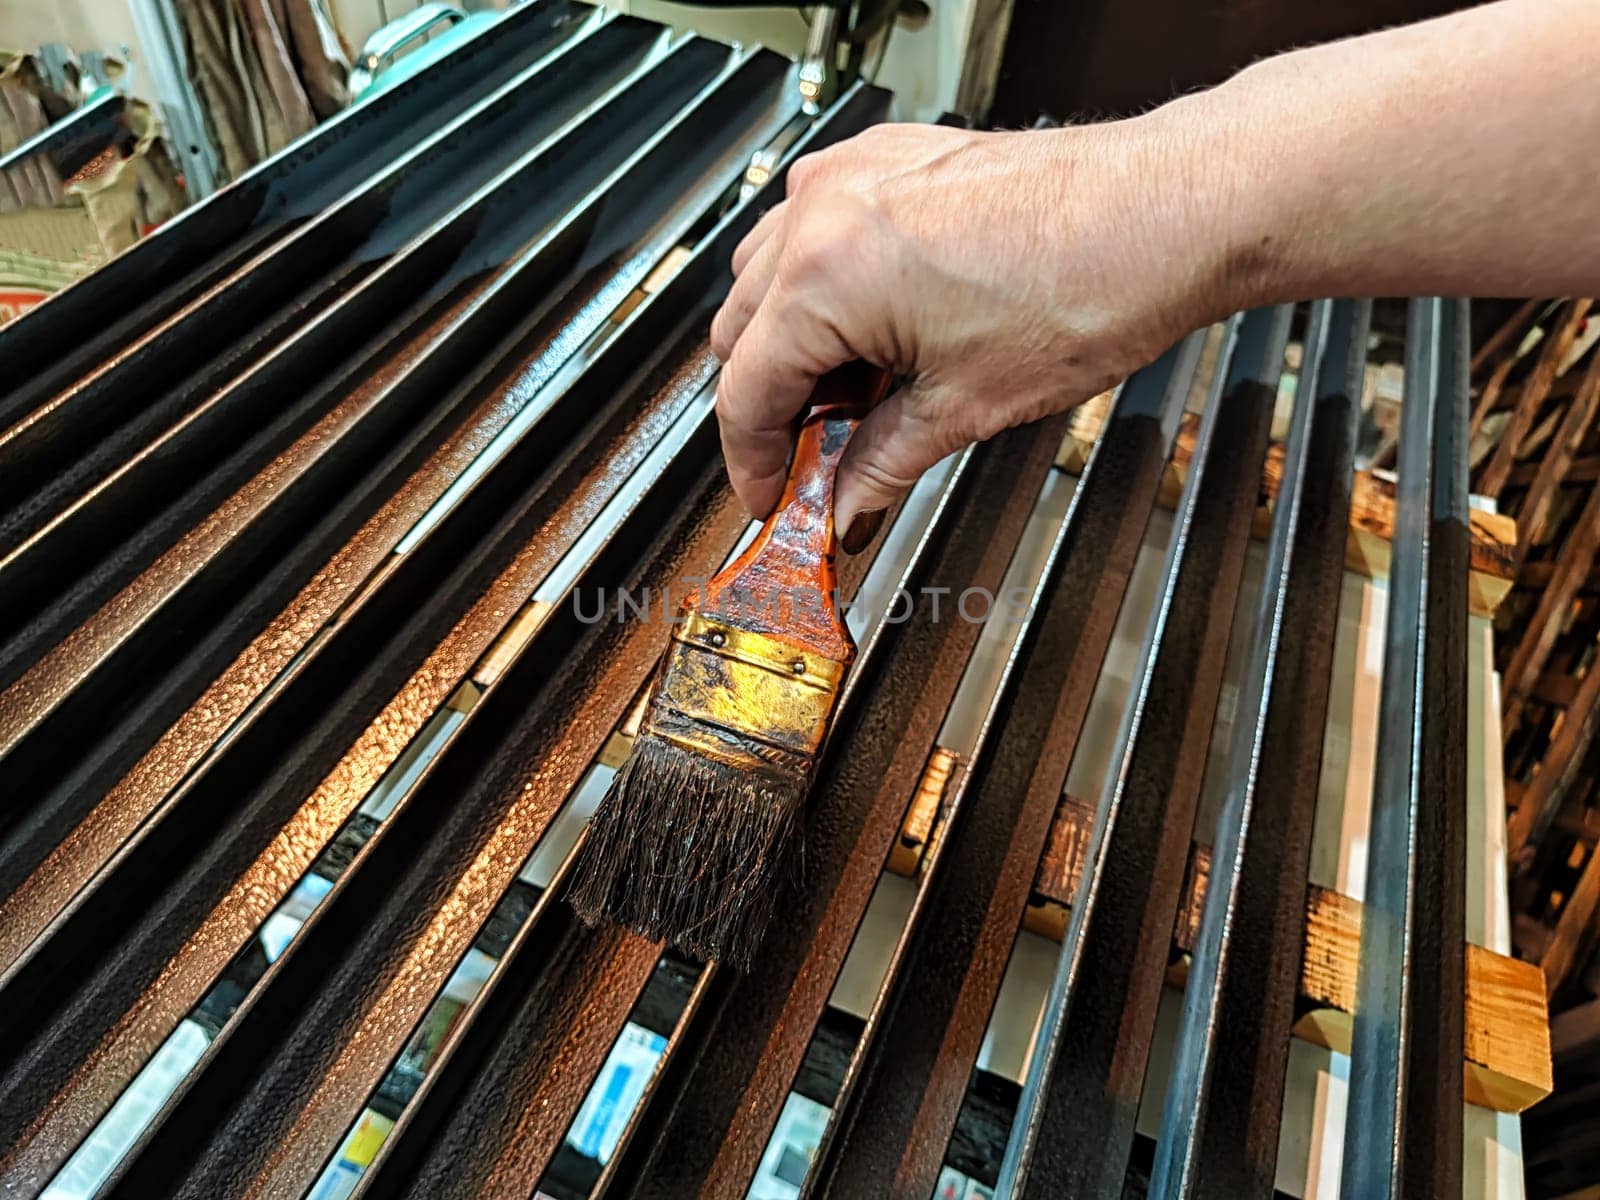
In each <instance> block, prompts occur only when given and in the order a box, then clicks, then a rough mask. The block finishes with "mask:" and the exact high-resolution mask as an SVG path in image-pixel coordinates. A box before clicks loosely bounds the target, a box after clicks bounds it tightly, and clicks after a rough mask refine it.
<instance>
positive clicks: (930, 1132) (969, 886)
mask: <svg viewBox="0 0 1600 1200" xmlns="http://www.w3.org/2000/svg"><path fill="white" fill-rule="evenodd" d="M1204 341H1205V333H1204V332H1202V333H1199V334H1195V335H1193V336H1191V337H1189V338H1187V339H1185V340H1184V341H1183V342H1181V343H1179V344H1178V345H1177V346H1175V347H1173V348H1172V349H1171V350H1169V351H1168V352H1167V353H1166V354H1165V355H1163V356H1162V357H1161V358H1160V359H1159V360H1158V361H1157V362H1155V363H1154V364H1152V365H1151V366H1149V367H1146V368H1145V369H1144V370H1142V371H1139V372H1137V373H1136V374H1135V375H1134V376H1133V377H1132V378H1131V379H1129V380H1128V382H1127V383H1126V384H1124V385H1123V387H1122V390H1121V393H1120V395H1119V396H1118V399H1117V402H1116V407H1115V408H1114V410H1113V412H1112V415H1111V417H1110V419H1109V421H1108V423H1107V425H1106V428H1105V430H1104V432H1103V433H1102V435H1101V437H1100V440H1099V443H1098V444H1097V446H1096V448H1095V450H1094V452H1093V454H1092V456H1091V458H1090V460H1089V463H1088V465H1087V467H1086V469H1085V471H1084V473H1083V475H1082V477H1081V478H1080V480H1079V482H1078V490H1077V491H1076V493H1075V494H1074V496H1073V500H1072V504H1071V506H1070V508H1069V510H1068V512H1067V515H1066V517H1065V518H1064V520H1063V521H1062V524H1061V527H1060V529H1059V531H1058V532H1057V534H1056V537H1055V544H1054V546H1053V547H1052V550H1051V553H1050V558H1049V561H1048V563H1047V565H1046V567H1045V568H1044V573H1043V576H1042V578H1041V581H1040V585H1039V588H1038V591H1037V594H1036V595H1035V596H1034V597H1033V598H1032V605H1031V607H1033V608H1034V609H1035V610H1037V611H1036V615H1035V617H1034V619H1033V620H1032V621H1030V622H1029V624H1028V626H1027V628H1026V630H1025V632H1024V634H1023V637H1022V639H1021V641H1020V643H1019V645H1018V647H1017V649H1016V650H1015V652H1014V654H1013V657H1012V661H1011V664H1010V666H1009V668H1008V671H1007V676H1006V679H1005V682H1004V684H1003V685H1002V687H1001V689H1000V692H999V694H998V695H997V696H996V697H995V699H994V701H993V702H992V706H991V710H990V711H991V716H990V717H989V719H988V720H986V721H985V722H984V726H983V728H984V733H985V736H983V738H982V746H981V749H980V751H979V753H978V754H976V755H975V756H974V758H973V762H972V765H971V766H970V768H969V769H967V770H964V771H963V772H962V773H961V774H960V776H959V778H958V779H956V780H954V781H953V782H952V785H951V787H950V788H949V789H947V797H949V798H948V799H947V801H946V803H947V806H948V809H949V816H947V817H946V818H945V825H944V832H943V834H942V835H941V837H940V839H939V842H938V846H937V848H936V849H935V850H933V851H932V852H931V857H932V861H930V862H928V863H926V864H924V867H923V881H922V885H921V887H920V888H919V889H918V895H917V899H916V901H915V903H914V905H913V907H912V911H911V916H910V918H909V920H908V922H907V927H906V930H905V931H904V932H903V933H902V935H901V948H900V949H899V950H898V951H897V952H896V954H895V956H894V960H893V964H892V966H891V968H890V974H889V978H888V980H887V982H886V986H885V987H884V989H883V990H882V991H881V992H880V995H879V1000H878V1002H877V1004H876V1005H875V1006H874V1008H873V1011H872V1013H871V1014H870V1015H869V1017H868V1021H867V1029H866V1033H865V1034H864V1036H863V1038H862V1041H861V1043H860V1045H859V1046H858V1047H857V1049H856V1052H855V1055H854V1056H853V1059H852V1061H851V1063H850V1066H849V1070H848V1071H847V1073H846V1076H845V1079H844V1083H843V1086H842V1088H841V1094H840V1098H839V1100H838V1101H837V1102H836V1104H835V1106H834V1113H833V1119H832V1121H831V1122H830V1124H829V1128H828V1131H827V1133H826V1134H825V1135H824V1138H823V1142H822V1146H821V1148H820V1149H819V1151H818V1157H817V1162H816V1163H815V1164H814V1165H813V1168H812V1172H811V1175H810V1177H809V1178H808V1179H807V1183H806V1194H807V1195H814V1196H824V1195H829V1194H833V1192H834V1191H835V1190H837V1192H838V1193H839V1194H843V1192H844V1191H845V1190H846V1189H847V1188H849V1189H860V1191H861V1193H862V1194H864V1195H875V1196H877V1195H881V1196H913V1195H915V1196H925V1195H927V1194H929V1193H931V1192H932V1190H933V1188H934V1185H935V1183H936V1181H937V1179H938V1175H939V1170H940V1166H941V1164H942V1163H943V1162H944V1160H945V1154H946V1147H947V1145H948V1143H949V1141H950V1137H951V1134H952V1132H953V1130H954V1128H955V1124H956V1117H957V1113H958V1111H959V1110H960V1107H961V1102H962V1098H963V1096H964V1095H965V1093H966V1090H967V1084H968V1080H969V1079H970V1077H971V1075H972V1071H973V1068H974V1067H975V1066H976V1064H977V1059H978V1051H979V1048H980V1046H981V1045H982V1042H983V1036H984V1031H985V1029H986V1028H987V1026H988V1023H989V1017H990V1013H991V1010H992V1006H993V1003H994V999H995V997H996V995H997V993H998V992H999V988H1000V981H1001V976H1002V973H1003V972H1004V970H1005V965H1006V962H1007V959H1008V957H1009V955H1010V950H1011V944H1012V941H1013V939H1014V938H1015V936H1016V932H1017V929H1018V927H1019V926H1020V925H1021V922H1022V915H1023V910H1024V908H1025V906H1026V905H1027V902H1028V894H1029V890H1030V888H1031V887H1032V884H1033V879H1034V875H1035V873H1036V871H1037V869H1038V863H1039V858H1040V855H1041V854H1042V853H1043V850H1044V845H1045V839H1046V836H1047V835H1048V833H1049V829H1050V823H1051V820H1052V819H1053V818H1054V816H1055V813H1056V806H1057V802H1058V800H1059V799H1060V796H1061V793H1062V789H1063V788H1064V786H1065V783H1066V777H1067V768H1068V767H1069V766H1070V765H1071V762H1072V756H1073V752H1074V751H1075V750H1076V748H1077V741H1078V734H1079V731H1080V730H1081V728H1082V725H1083V719H1084V716H1085V714H1086V713H1087V712H1088V708H1089V699H1090V696H1091V694H1092V693H1093V691H1094V681H1095V679H1096V678H1097V677H1098V675H1099V672H1100V664H1101V661H1102V659H1103V658H1104V656H1105V651H1106V648H1107V646H1109V644H1110V642H1111V634H1112V630H1113V628H1114V626H1115V624H1116V618H1117V613H1118V611H1119V610H1120V608H1121V606H1122V597H1123V593H1124V591H1125V590H1126V587H1127V583H1128V578H1129V575H1130V574H1131V573H1132V570H1133V565H1134V561H1135V559H1136V558H1137V556H1138V552H1139V546H1140V544H1141V543H1142V542H1143V539H1144V532H1145V524H1146V521H1147V519H1148V517H1149V513H1150V510H1151V508H1152V506H1153V505H1154V504H1155V500H1156V493H1157V490H1158V488H1159V485H1160V481H1161V473H1162V470H1163V468H1164V467H1165V465H1166V461H1167V458H1168V456H1169V454H1170V453H1171V450H1172V442H1173V438H1174V436H1175V434H1176V433H1177V428H1178V421H1179V418H1180V417H1181V416H1182V414H1183V408H1184V402H1185V401H1186V399H1187V398H1188V395H1189V392H1190V390H1191V388H1192V386H1193V383H1194V377H1195V369H1196V367H1197V365H1198V363H1199V360H1200V354H1201V349H1202V346H1203V343H1204Z"/></svg>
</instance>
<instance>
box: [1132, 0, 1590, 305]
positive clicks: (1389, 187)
mask: <svg viewBox="0 0 1600 1200" xmlns="http://www.w3.org/2000/svg"><path fill="white" fill-rule="evenodd" d="M1597 61H1600V4H1597V3H1595V2H1594V0H1501V2H1500V3H1495V4H1490V5H1486V6H1483V7H1481V8H1477V9H1472V10H1468V11H1466V12H1463V13H1458V14H1455V15H1452V16H1449V17H1444V18H1441V19H1438V20H1434V21H1428V22H1425V23H1422V24H1419V25H1412V26H1408V27H1405V28H1401V29H1395V30H1389V31H1385V32H1382V33H1379V34H1374V35H1371V36H1369V37H1364V38H1357V39H1351V40H1348V41H1344V42H1337V43H1332V44H1329V45H1326V46H1319V47H1313V48H1311V49H1307V50H1301V51H1296V52H1294V53H1291V54H1285V55H1282V56H1279V57H1277V58H1273V59H1269V60H1265V61H1263V62H1261V63H1258V64H1256V65H1255V66H1252V67H1250V68H1248V69H1247V70H1245V71H1242V72H1241V73H1240V74H1238V75H1237V76H1235V77H1234V78H1233V79H1232V80H1230V81H1228V82H1227V83H1225V84H1223V85H1222V86H1220V87H1217V88H1215V89H1212V90H1211V91H1209V92H1205V93H1200V94H1197V95H1194V96H1190V97H1185V98H1183V99H1181V100H1179V101H1176V102H1174V103H1173V104H1171V105H1168V106H1166V108H1164V109H1160V110H1157V111H1156V112H1154V113H1152V114H1150V116H1149V117H1147V118H1140V120H1143V121H1148V122H1149V123H1150V124H1151V126H1152V132H1154V133H1155V134H1156V136H1157V137H1158V138H1160V139H1162V140H1164V141H1166V142H1167V143H1168V144H1169V145H1170V146H1171V147H1172V148H1173V150H1174V151H1175V153H1176V154H1177V156H1178V165H1179V169H1178V175H1179V177H1180V178H1183V179H1184V180H1185V183H1184V188H1185V194H1186V201H1185V202H1186V203H1187V204H1188V205H1189V206H1190V215H1191V217H1192V219H1193V220H1195V221H1198V222H1203V223H1206V224H1207V225H1208V226H1209V234H1208V232H1207V231H1206V230H1202V231H1200V232H1201V235H1202V237H1206V236H1209V237H1210V238H1211V240H1212V242H1213V243H1214V245H1213V249H1214V252H1215V256H1216V264H1215V269H1216V270H1217V271H1218V273H1219V275H1220V283H1221V286H1220V287H1219V289H1218V290H1219V299H1221V300H1222V301H1223V303H1224V304H1225V305H1231V306H1233V307H1247V306H1252V305H1256V304H1263V303H1270V302H1275V301H1283V300H1290V299H1300V298H1306V297H1314V296H1325V295H1421V294H1443V295H1480V296H1481V295H1494V296H1519V295H1523V296H1526V295H1550V296H1554V295H1571V294H1592V293H1594V292H1596V291H1600V223H1597V219H1596V207H1595V194H1596V185H1597V183H1600V168H1597V166H1596V158H1595V155H1596V152H1597V150H1600V89H1597V88H1596V87H1595V78H1596V76H1595V63H1596V62H1597ZM1207 315H1208V316H1209V315H1212V314H1207Z"/></svg>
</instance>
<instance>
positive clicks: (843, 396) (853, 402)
mask: <svg viewBox="0 0 1600 1200" xmlns="http://www.w3.org/2000/svg"><path fill="white" fill-rule="evenodd" d="M888 384H889V379H888V376H886V375H884V374H882V373H881V372H878V371H875V370H871V369H870V368H867V367H866V366H865V365H864V364H853V365H851V366H849V367H844V368H841V369H839V370H837V371H834V372H832V373H830V374H829V375H827V376H825V377H824V378H823V379H822V380H821V381H820V382H819V384H818V385H817V389H816V391H815V392H814V393H813V395H812V398H811V401H812V406H811V408H810V410H809V412H808V414H807V416H806V417H805V419H804V421H803V423H802V424H801V426H800V433H799V437H798V439H797V444H796V446H795V452H794V461H793V463H792V465H791V466H790V469H789V480H788V483H787V485H786V486H785V488H784V492H783V498H782V499H781V500H780V501H779V503H778V507H777V509H776V510H775V511H774V512H773V514H772V516H770V517H769V518H767V521H766V524H764V525H763V526H762V527H761V530H760V532H758V533H757V535H756V537H755V540H754V541H753V542H751V544H750V547H749V548H748V549H747V550H746V551H745V552H744V553H743V554H741V555H740V556H739V557H738V558H737V559H735V560H734V561H733V562H732V563H731V564H729V566H727V567H726V568H725V569H724V570H723V571H721V572H720V573H719V574H717V575H716V576H715V577H713V578H712V579H710V580H709V581H707V583H706V584H705V585H704V586H703V587H702V588H699V589H697V590H696V591H694V592H692V593H690V595H689V596H688V597H687V598H686V599H685V601H684V604H683V607H682V608H681V609H680V611H679V613H678V618H677V621H676V623H675V624H674V626H673V630H672V640H671V642H670V644H669V646H668V649H667V653H666V655H665V657H664V658H663V660H662V664H661V668H660V671H659V673H658V674H657V675H656V679H655V682H654V684H653V685H652V688H651V693H650V698H649V702H648V704H647V706H646V711H645V717H644V721H643V723H642V725H641V726H640V730H639V734H638V737H637V738H636V739H635V740H634V744H633V749H632V751H631V753H630V754H629V755H628V758H627V760H626V761H625V762H624V763H623V764H622V766H621V767H620V768H619V769H618V771H617V774H616V776H615V777H614V778H613V779H612V781H611V787H610V789H609V790H608V791H607V792H606V795H605V798H604V799H603V800H602V801H601V802H600V806H599V808H598V809H596V810H595V814H594V816H593V818H592V819H591V820H590V822H589V831H588V835H587V837H586V838H585V840H584V845H583V849H582V850H581V851H580V857H579V861H578V863H577V870H576V875H575V880H574V884H573V890H572V893H571V898H572V903H573V906H574V907H575V908H576V909H577V910H578V913H579V915H580V916H582V917H583V919H584V920H585V921H587V922H588V923H590V924H602V923H605V922H616V923H619V924H622V925H626V926H628V927H630V928H632V929H634V930H636V931H637V932H639V933H641V934H643V935H645V936H646V937H649V938H651V939H653V940H663V941H667V942H670V943H672V944H673V945H675V946H677V947H679V948H680V949H683V950H686V951H688V952H689V953H691V954H693V955H696V956H697V957H700V958H703V959H708V960H710V959H714V960H716V961H718V962H722V963H726V964H728V965H730V966H734V967H738V968H740V969H743V968H745V967H747V966H748V965H749V962H750V959H751V955H752V954H753V953H754V951H755V948H756V946H757V944H758V943H759V942H760V940H761V936H762V934H763V933H764V932H765V930H766V926H767V922H768V921H769V920H770V918H771V916H772V912H773V909H774V907H775V906H776V904H777V901H778V899H779V898H780V896H781V895H782V893H783V890H784V888H785V887H786V886H787V885H788V884H789V883H790V882H791V880H792V879H793V877H794V875H795V874H796V871H797V868H798V865H799V853H800V845H799V843H800V834H801V827H802V824H803V816H804V814H803V808H804V804H805V798H806V793H807V791H808V789H809V787H810V784H811V777H812V773H813V772H814V770H815V768H816V764H817V757H818V754H819V752H820V750H821V747H822V742H823V738H824V736H825V735H826V733H827V730H828V725H829V722H830V720H831V718H832V716H833V712H834V708H835V706H836V704H837V701H838V698H839V690H840V685H841V684H842V682H843V680H844V675H845V671H846V670H847V669H848V668H849V666H850V662H851V660H852V659H853V658H854V657H855V652H856V648H855V643H854V642H853V641H852V640H851V638H850V633H849V631H848V630H847V629H846V628H845V625H844V621H843V620H842V619H841V617H840V615H839V612H838V610H837V608H836V606H835V604H834V589H835V575H834V551H835V545H836V541H835V534H834V527H833V526H834V522H833V481H834V475H835V472H836V471H837V469H838V466H839V459H840V456H841V455H842V454H843V453H844V447H845V443H846V442H847V441H848V440H849V438H850V434H851V433H852V432H853V431H854V430H855V427H856V426H857V425H858V424H859V423H860V418H861V416H862V414H863V413H864V412H865V411H866V409H867V408H868V407H870V405H871V404H873V403H875V402H876V401H877V400H879V399H881V398H882V396H883V394H884V393H885V392H886V391H887V389H888Z"/></svg>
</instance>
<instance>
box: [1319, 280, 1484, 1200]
mask: <svg viewBox="0 0 1600 1200" xmlns="http://www.w3.org/2000/svg"><path fill="white" fill-rule="evenodd" d="M1467 334H1468V318H1467V304H1466V302H1465V301H1462V300H1438V299H1424V300H1413V301H1412V302H1411V310H1410V314H1409V320H1408V327H1407V346H1406V395H1405V405H1404V407H1403V408H1402V410H1401V428H1400V451H1399V465H1400V482H1399V497H1398V502H1397V506H1396V520H1395V551H1394V569H1393V575H1392V576H1391V578H1390V583H1389V606H1388V618H1387V631H1386V639H1385V640H1386V644H1385V648H1384V663H1383V690H1382V699H1381V701H1380V708H1379V716H1378V748H1377V767H1376V772H1375V778H1374V781H1373V782H1374V787H1373V796H1372V830H1371V835H1370V837H1369V838H1368V852H1367V853H1368V859H1367V887H1366V897H1365V907H1364V909H1363V914H1362V925H1361V965H1360V971H1359V974H1358V976H1357V991H1356V1017H1355V1031H1354V1035H1353V1039H1352V1050H1351V1056H1350V1106H1349V1112H1350V1116H1349V1118H1348V1120H1347V1123H1346V1128H1345V1145H1344V1169H1343V1183H1342V1188H1341V1191H1342V1193H1343V1194H1344V1195H1347V1196H1360V1197H1362V1198H1363V1200H1366V1198H1367V1197H1372V1198H1373V1200H1381V1198H1383V1197H1396V1198H1398V1197H1402V1196H1404V1197H1430V1198H1431V1197H1441V1196H1459V1195H1460V1194H1461V1167H1462V1127H1461V1121H1462V1111H1461V1105H1462V1072H1461V1062H1460V1059H1461V1045H1462V1037H1463V1028H1462V1026H1463V1010H1462V1003H1461V997H1462V996H1463V994H1464V992H1465V986H1466V984H1465V973H1464V965H1463V964H1464V946H1465V910H1466V780H1467V749H1466V736H1467V683H1466V665H1467V641H1466V639H1467V597H1466V587H1467V561H1468V560H1467V552H1468V531H1467V520H1468V509H1467V436H1466V428H1467V413H1466V406H1467Z"/></svg>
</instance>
